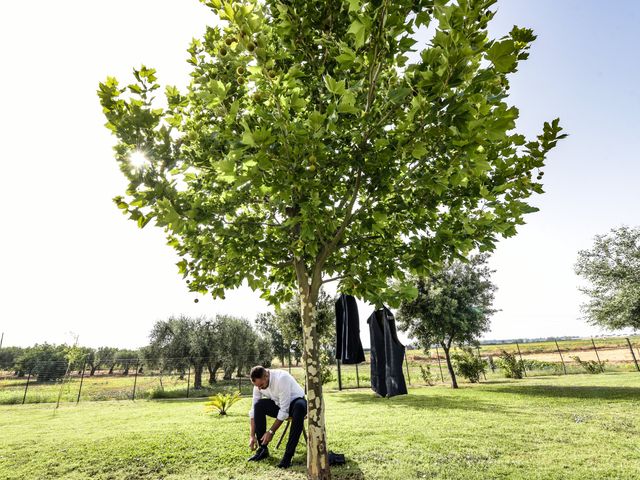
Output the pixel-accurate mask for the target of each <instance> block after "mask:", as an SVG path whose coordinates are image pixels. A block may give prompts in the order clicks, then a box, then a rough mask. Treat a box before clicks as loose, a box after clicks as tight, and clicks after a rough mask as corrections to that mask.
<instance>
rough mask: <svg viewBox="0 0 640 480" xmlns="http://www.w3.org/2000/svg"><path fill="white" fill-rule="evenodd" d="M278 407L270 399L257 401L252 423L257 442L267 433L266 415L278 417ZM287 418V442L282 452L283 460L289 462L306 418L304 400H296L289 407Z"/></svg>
mask: <svg viewBox="0 0 640 480" xmlns="http://www.w3.org/2000/svg"><path fill="white" fill-rule="evenodd" d="M279 410H280V407H278V405H276V402H274V401H273V400H271V399H268V398H263V399H261V400H258V403H256V404H255V406H254V408H253V421H254V422H255V424H256V435H257V437H258V442H260V439H261V438H262V436H263V435H264V434H265V432H266V431H267V415H268V416H270V417H273V418H276V417H277V416H278V411H279ZM289 416H290V417H291V427H290V429H289V440H287V447H286V449H285V451H284V458H288V459H289V460H291V459H292V458H293V455H294V453H296V446H297V445H298V441H299V440H300V434H301V433H302V427H303V426H304V417H306V416H307V401H306V400H305V399H304V398H296V399H295V400H293V401H292V402H291V404H290V405H289Z"/></svg>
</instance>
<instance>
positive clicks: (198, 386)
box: [193, 364, 204, 390]
mask: <svg viewBox="0 0 640 480" xmlns="http://www.w3.org/2000/svg"><path fill="white" fill-rule="evenodd" d="M193 368H194V376H193V389H194V390H202V370H204V365H202V364H200V365H194V366H193Z"/></svg>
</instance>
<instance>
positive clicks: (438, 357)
mask: <svg viewBox="0 0 640 480" xmlns="http://www.w3.org/2000/svg"><path fill="white" fill-rule="evenodd" d="M436 358H437V359H438V368H440V379H441V380H442V383H444V375H442V363H440V350H438V344H437V343H436Z"/></svg>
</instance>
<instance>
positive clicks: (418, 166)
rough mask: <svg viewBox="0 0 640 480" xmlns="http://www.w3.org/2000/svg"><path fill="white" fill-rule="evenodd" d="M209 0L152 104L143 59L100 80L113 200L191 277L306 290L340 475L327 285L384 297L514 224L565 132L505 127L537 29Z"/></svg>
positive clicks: (433, 15) (318, 399) (320, 464)
mask: <svg viewBox="0 0 640 480" xmlns="http://www.w3.org/2000/svg"><path fill="white" fill-rule="evenodd" d="M201 1H202V3H204V4H205V5H206V6H208V7H209V8H210V9H211V12H212V14H211V26H210V27H208V28H207V29H206V31H205V32H204V34H203V35H202V37H201V38H200V39H195V40H193V42H192V43H191V45H190V46H189V48H188V58H187V61H188V62H189V63H190V64H191V66H192V71H191V81H190V84H189V86H188V88H187V89H186V91H180V90H179V89H178V88H175V87H172V86H167V87H166V88H165V90H164V100H163V101H162V102H160V101H155V96H156V95H157V90H158V89H159V88H160V84H159V82H158V79H157V76H156V72H155V70H154V69H152V68H147V67H145V66H142V67H140V68H137V69H135V70H134V77H135V81H134V82H133V83H131V84H128V85H127V84H125V85H124V86H121V85H120V84H119V83H118V81H117V80H116V79H115V78H108V79H107V80H106V81H105V82H103V83H101V84H100V87H99V91H98V94H99V97H100V101H101V104H102V107H103V111H104V114H105V116H106V119H107V124H106V126H107V128H109V129H110V130H111V131H112V132H113V133H114V134H115V135H116V136H117V138H118V141H117V144H116V146H115V156H116V159H117V161H118V162H119V164H120V167H121V170H122V172H123V174H124V175H125V176H126V177H127V179H128V181H129V185H128V187H127V189H126V192H125V193H124V195H122V196H118V197H116V198H115V202H116V204H117V205H118V207H119V208H121V209H122V211H123V213H125V214H126V215H127V216H128V217H129V218H130V219H131V220H133V221H135V222H137V223H138V225H139V226H140V227H144V226H145V225H147V224H148V223H149V222H151V221H153V222H154V223H155V225H156V226H158V227H160V228H163V229H164V230H165V231H166V234H167V238H168V243H169V245H170V246H172V247H173V248H175V249H176V251H177V252H178V254H179V255H180V256H181V257H182V259H181V260H180V262H179V263H178V268H179V272H180V273H181V274H182V275H183V276H184V278H185V281H186V282H188V284H189V288H190V289H191V290H192V291H194V292H201V293H203V294H204V293H207V292H208V293H209V294H211V295H213V296H214V297H223V296H224V294H225V290H226V289H232V288H235V287H238V286H240V285H242V284H243V282H246V283H247V284H248V285H249V286H250V287H251V288H253V289H256V290H260V291H261V292H262V295H263V297H264V298H265V299H267V300H268V301H270V302H271V303H272V304H274V305H279V304H282V303H285V302H286V301H287V300H289V299H291V298H292V297H293V295H294V293H297V294H298V295H299V298H300V317H301V319H302V327H303V333H304V335H303V338H304V349H303V350H304V358H303V360H304V365H305V370H306V376H307V388H308V405H309V406H308V432H309V435H308V449H307V451H308V457H307V467H308V469H307V472H308V476H309V478H329V476H330V473H329V465H328V461H327V448H326V439H325V423H324V404H323V399H322V385H321V381H320V364H319V355H320V351H319V336H318V332H317V328H316V327H317V324H316V315H315V312H316V310H315V305H316V301H317V299H318V292H319V291H320V287H321V285H322V284H323V283H326V282H329V281H332V280H337V281H339V282H340V284H339V289H340V291H342V292H344V293H350V294H353V295H356V296H358V297H360V298H362V299H364V300H367V301H369V302H371V303H374V304H378V305H379V304H381V303H388V304H390V305H392V306H393V305H394V304H397V303H398V301H399V300H400V299H401V298H403V297H407V296H411V295H413V294H415V289H414V288H413V287H411V286H410V285H405V286H402V287H401V288H400V289H399V290H398V291H396V289H395V288H392V287H390V286H389V281H388V280H389V279H396V280H397V281H399V282H400V284H401V285H402V282H403V280H404V279H405V277H406V274H407V272H409V271H411V272H415V273H419V274H425V273H427V272H429V271H430V270H432V269H433V268H434V267H435V266H436V265H438V264H439V263H441V262H442V261H443V260H445V259H447V258H452V257H459V256H461V255H464V254H466V253H467V252H468V251H470V250H472V249H473V248H476V247H477V248H482V249H485V250H490V249H492V248H493V246H494V244H495V242H496V240H497V236H498V235H502V236H511V235H514V234H515V233H516V226H517V225H518V224H522V223H523V216H524V215H525V214H526V213H529V212H533V211H535V210H536V209H535V208H533V207H531V206H530V205H529V204H528V203H527V198H528V197H530V196H531V195H532V194H533V193H535V192H541V191H542V186H541V183H540V181H539V180H540V178H541V172H540V170H541V169H542V168H543V166H544V163H545V158H546V155H547V153H548V152H549V151H550V150H551V149H552V148H553V147H554V146H555V145H556V142H557V140H558V139H559V138H561V136H562V135H560V131H561V129H560V127H559V124H558V120H557V119H556V120H554V121H552V122H551V123H545V124H544V127H543V129H542V133H541V134H540V135H539V136H538V137H537V138H532V139H526V138H525V137H524V136H523V135H521V134H519V133H517V132H515V131H514V128H515V122H516V119H517V118H518V109H517V108H516V107H514V106H510V105H508V104H507V103H506V101H505V100H506V98H507V94H508V89H509V75H510V74H513V73H514V72H515V71H516V69H517V66H518V63H519V62H520V61H522V60H524V59H526V58H527V55H528V53H527V52H528V49H529V46H530V44H531V43H532V42H533V41H534V39H535V36H534V35H533V33H532V31H531V30H529V29H526V28H518V27H514V28H513V30H511V32H510V33H509V34H508V35H506V36H504V37H502V38H498V39H491V38H489V36H488V33H487V24H488V22H489V21H490V20H491V18H492V17H493V15H494V13H493V11H492V10H491V6H492V5H493V4H494V3H495V0H457V1H448V0H394V1H390V0H376V1H372V2H363V1H360V0H305V1H299V0H294V1H286V2H285V1H278V0H264V1H260V2H258V1H257V0H240V1H227V0H201ZM431 25H434V26H435V29H428V30H427V29H426V27H429V26H431ZM418 29H421V30H422V31H425V30H426V31H433V32H435V33H434V34H433V36H432V37H431V38H429V39H428V40H427V41H421V42H418V41H417V40H416V38H415V37H416V32H417V30H418Z"/></svg>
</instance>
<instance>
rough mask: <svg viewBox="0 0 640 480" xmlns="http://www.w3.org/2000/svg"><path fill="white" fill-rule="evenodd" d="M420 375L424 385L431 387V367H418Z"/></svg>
mask: <svg viewBox="0 0 640 480" xmlns="http://www.w3.org/2000/svg"><path fill="white" fill-rule="evenodd" d="M420 375H421V376H422V381H423V382H424V383H426V384H427V385H429V386H431V385H433V374H432V373H431V365H429V364H427V365H426V366H424V365H420Z"/></svg>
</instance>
